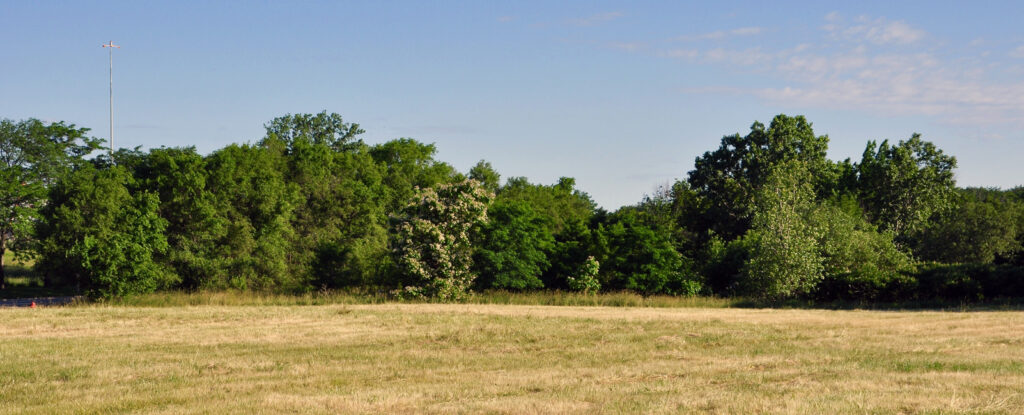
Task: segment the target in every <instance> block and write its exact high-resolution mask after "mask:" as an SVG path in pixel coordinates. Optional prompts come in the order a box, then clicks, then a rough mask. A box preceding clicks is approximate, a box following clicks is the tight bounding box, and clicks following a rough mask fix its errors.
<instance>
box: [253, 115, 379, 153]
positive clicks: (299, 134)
mask: <svg viewBox="0 0 1024 415" xmlns="http://www.w3.org/2000/svg"><path fill="white" fill-rule="evenodd" d="M264 127H265V128H266V130H267V135H266V138H264V139H263V141H262V142H261V144H263V145H273V144H271V143H272V142H274V141H279V142H281V143H283V144H284V146H285V147H287V148H293V147H294V146H295V145H296V144H299V143H302V144H306V145H325V146H327V147H328V148H330V149H332V150H335V151H346V150H350V149H353V148H357V147H359V146H360V145H361V144H362V142H361V141H359V140H357V139H356V136H358V135H359V134H362V133H364V132H365V131H363V129H362V128H359V124H349V123H346V122H344V120H343V119H342V118H341V115H338V114H336V113H331V114H328V113H327V111H323V112H321V113H319V114H315V115H314V114H295V115H292V114H286V115H284V116H281V117H277V118H274V119H273V120H271V121H270V122H269V123H267V124H266V125H264Z"/></svg>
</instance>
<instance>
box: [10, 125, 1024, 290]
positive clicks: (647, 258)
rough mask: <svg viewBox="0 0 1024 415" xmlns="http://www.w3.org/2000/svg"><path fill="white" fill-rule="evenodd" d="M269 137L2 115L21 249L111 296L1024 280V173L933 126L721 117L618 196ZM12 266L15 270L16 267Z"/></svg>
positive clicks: (313, 133) (566, 182)
mask: <svg viewBox="0 0 1024 415" xmlns="http://www.w3.org/2000/svg"><path fill="white" fill-rule="evenodd" d="M265 127H266V134H265V136H264V137H263V138H261V139H260V140H258V141H257V142H255V143H253V144H232V145H229V146H227V147H224V148H221V149H219V150H216V151H214V152H212V153H210V154H208V155H202V154H199V153H197V151H196V150H195V148H193V147H185V148H165V147H161V148H154V149H151V150H149V151H140V150H139V149H134V150H130V149H120V150H117V151H115V152H114V153H113V154H111V155H107V154H106V153H100V154H98V155H95V154H92V153H93V152H94V151H96V150H99V149H101V147H102V144H103V143H102V140H99V139H96V138H90V137H89V136H88V131H89V130H88V129H86V128H78V127H76V126H75V125H73V124H66V123H63V122H58V123H44V122H41V121H39V120H35V119H29V120H23V121H13V120H0V178H2V182H3V185H2V187H0V257H2V254H3V252H4V251H7V250H13V251H14V252H15V253H16V254H17V255H19V256H21V257H24V258H32V259H34V263H35V265H34V268H35V271H36V272H37V273H38V274H39V275H41V276H42V278H43V280H44V282H45V284H46V285H48V286H51V287H77V289H79V290H81V291H82V292H83V293H86V294H87V295H89V296H92V297H99V298H103V297H117V296H125V295H132V294H137V293H148V292H154V291H158V290H259V291H274V292H309V291H315V290H323V289H349V290H364V291H372V292H378V293H381V292H383V293H388V294H389V295H393V296H396V297H403V298H405V297H413V298H434V299H438V300H457V299H459V298H462V297H463V296H465V295H467V294H468V293H469V292H472V291H474V290H476V291H479V290H487V289H504V290H513V291H524V290H540V289H555V290H574V291H585V292H597V291H621V290H629V291H633V292H637V293H641V294H644V295H650V294H668V295H716V296H745V297H751V298H757V299H762V300H769V301H778V300H785V299H793V298H800V299H815V300H861V301H890V300H892V301H900V300H931V299H942V300H961V301H974V300H982V299H991V298H997V297H1024V188H1022V187H1017V188H1014V189H1010V190H999V189H983V188H968V189H964V188H958V187H956V184H955V181H954V174H953V173H954V169H955V168H956V159H955V158H954V157H952V156H950V155H947V154H945V153H944V152H943V151H942V150H940V149H938V148H937V147H936V146H935V145H934V144H932V143H930V142H927V141H924V140H923V139H922V138H921V137H920V136H919V135H916V134H915V135H913V136H912V137H910V138H909V139H907V140H901V141H898V142H895V143H892V142H889V141H882V142H881V143H878V142H874V141H871V142H868V143H867V146H866V148H865V151H864V153H863V156H862V157H861V159H860V160H859V161H851V160H849V159H847V160H844V161H841V162H836V161H832V160H830V159H828V158H827V157H826V152H827V150H828V137H827V136H818V135H815V133H814V131H813V129H812V125H811V123H810V122H808V121H807V120H806V119H805V118H804V117H801V116H796V117H790V116H786V115H779V116H776V117H775V118H774V119H773V120H772V121H771V123H770V124H769V125H768V126H765V125H764V124H761V123H758V122H755V123H754V124H753V125H752V126H751V128H750V131H749V133H747V134H746V135H740V134H734V135H729V136H725V137H723V138H722V139H721V143H720V146H719V147H718V148H717V149H714V150H712V151H708V152H706V153H704V154H703V155H702V156H700V157H698V158H697V160H696V162H695V164H694V169H693V170H692V171H690V172H689V173H688V174H687V175H686V178H685V179H680V180H677V181H676V182H675V183H673V184H671V185H670V186H664V187H663V188H659V189H657V190H656V191H654V192H653V193H652V194H650V195H648V196H646V197H644V198H643V200H641V201H639V202H638V203H636V204H635V205H631V206H625V207H622V208H620V209H618V210H616V211H613V212H610V211H606V210H604V209H600V208H598V207H597V205H596V204H595V203H594V202H593V200H592V199H591V198H590V197H589V195H587V194H586V193H585V192H583V191H581V190H580V189H578V188H577V187H576V184H575V181H574V180H573V179H571V178H562V179H560V180H559V181H558V182H557V183H553V184H537V183H531V182H529V181H528V180H527V179H526V178H524V177H512V178H508V179H507V180H505V181H504V182H502V180H501V176H500V175H499V173H498V172H497V171H496V170H495V169H494V168H493V167H492V166H491V164H490V163H488V162H485V161H481V162H479V163H478V164H476V165H475V166H473V167H472V168H471V169H470V170H469V171H468V172H459V171H458V170H457V169H455V168H453V167H452V166H451V165H449V164H447V163H444V162H442V161H440V160H437V159H435V152H436V149H435V147H434V145H433V144H425V143H421V142H418V141H416V140H412V139H407V138H402V139H396V140H392V141H388V142H385V143H381V144H374V145H370V144H366V143H364V142H363V141H362V140H361V139H359V135H360V134H362V133H363V132H364V131H363V130H362V129H361V128H360V127H359V125H358V124H352V123H347V122H344V120H343V119H342V117H341V116H339V115H338V114H328V113H327V112H323V113H319V114H295V115H291V114H289V115H285V116H283V117H279V118H275V119H274V120H271V121H270V122H269V123H267V124H266V125H265ZM2 272H3V271H2V267H0V287H2V285H3V282H4V278H3V274H2Z"/></svg>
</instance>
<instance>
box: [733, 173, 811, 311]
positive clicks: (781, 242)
mask: <svg viewBox="0 0 1024 415" xmlns="http://www.w3.org/2000/svg"><path fill="white" fill-rule="evenodd" d="M809 182H810V171H809V170H807V168H806V166H805V165H804V164H803V163H800V162H789V163H785V164H781V165H779V166H777V167H776V169H775V170H774V171H773V172H772V173H771V174H770V175H769V177H768V179H767V182H766V183H765V184H764V186H763V187H762V189H761V190H760V191H759V192H758V195H757V199H756V202H755V210H754V219H753V226H752V228H751V237H752V239H753V240H754V241H756V242H755V244H754V250H753V252H752V253H751V256H750V261H749V262H748V263H747V266H746V269H745V272H744V276H745V278H744V280H743V281H742V282H741V288H742V291H743V292H745V293H746V294H748V295H751V296H754V297H760V298H765V299H772V300H777V299H784V298H789V297H794V296H797V295H801V294H806V293H809V292H810V291H811V290H812V289H813V288H814V287H815V285H817V283H818V282H819V281H821V279H822V277H823V275H822V271H823V265H822V261H823V258H822V256H821V254H820V252H819V251H818V246H817V242H818V240H819V239H820V238H821V234H820V230H819V229H817V228H816V227H814V226H813V224H812V223H811V222H810V215H811V214H812V212H813V208H814V192H813V189H812V188H811V186H810V184H809Z"/></svg>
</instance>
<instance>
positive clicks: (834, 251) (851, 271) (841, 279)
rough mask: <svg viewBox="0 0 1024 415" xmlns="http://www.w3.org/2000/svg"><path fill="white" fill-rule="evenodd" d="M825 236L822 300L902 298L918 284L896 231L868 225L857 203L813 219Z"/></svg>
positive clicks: (845, 202)
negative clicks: (913, 280) (910, 278)
mask: <svg viewBox="0 0 1024 415" xmlns="http://www.w3.org/2000/svg"><path fill="white" fill-rule="evenodd" d="M811 224H812V226H814V227H815V228H817V229H818V230H819V231H820V233H819V238H820V239H819V240H818V247H819V248H818V249H819V252H820V255H821V258H822V261H823V263H822V265H823V275H824V280H823V281H822V282H821V285H820V286H818V287H817V290H816V294H815V295H816V296H818V297H819V298H825V299H830V300H832V299H844V300H853V299H864V300H881V299H896V298H897V297H899V296H900V294H898V293H902V292H905V291H907V290H908V289H909V288H908V287H911V286H912V285H913V284H912V283H911V282H909V281H908V280H907V278H906V277H905V273H906V272H908V271H911V270H912V269H913V262H912V260H911V258H910V257H909V256H908V255H907V254H906V253H904V252H903V251H901V250H899V248H898V247H897V246H896V244H895V243H894V242H893V237H894V235H893V233H892V232H891V231H884V232H879V231H878V230H877V229H876V228H875V226H874V225H871V224H870V223H868V222H867V221H866V220H865V219H864V217H863V215H862V214H861V213H860V210H859V209H858V208H857V206H856V204H855V201H853V200H851V199H849V198H844V199H842V200H839V201H836V202H833V203H824V204H822V205H819V206H818V207H817V208H816V209H815V211H814V212H813V214H812V216H811Z"/></svg>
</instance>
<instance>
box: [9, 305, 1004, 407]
mask: <svg viewBox="0 0 1024 415" xmlns="http://www.w3.org/2000/svg"><path fill="white" fill-rule="evenodd" d="M222 298H224V299H226V298H231V297H228V296H225V297H222ZM150 301H153V302H159V301H154V300H150ZM706 301H710V300H706ZM167 302H170V303H172V305H173V306H170V307H154V306H140V305H134V306H132V305H123V304H119V305H110V304H84V305H77V306H71V307H53V308H37V309H26V308H20V309H0V412H2V413H19V414H33V413H381V412H387V413H622V412H645V413H679V412H683V413H686V412H707V413H886V414H888V413H995V414H998V413H1007V414H1012V413H1021V411H1022V410H1024V395H1022V391H1024V313H1022V312H1020V311H974V312H956V311H900V312H895V311H863V310H808V309H789V310H787V309H741V308H723V307H717V306H716V304H715V303H713V302H711V303H703V304H692V306H689V307H686V306H684V307H650V306H648V307H600V306H588V307H581V306H537V305H506V304H447V305H444V304H399V303H384V304H345V303H343V302H341V301H335V302H333V303H325V304H322V305H270V304H273V303H275V301H270V300H268V301H265V302H263V303H262V304H263V305H260V306H253V305H216V303H217V300H216V297H207V298H206V299H205V300H203V299H200V300H197V301H196V303H197V304H199V305H191V306H189V305H186V306H181V305H179V303H180V299H178V300H174V299H173V298H171V299H170V300H167ZM221 302H222V303H228V301H221ZM248 303H249V304H254V303H258V302H257V301H254V300H251V301H249V302H248ZM277 303H283V301H278V302H277ZM652 305H657V304H652ZM718 305H721V304H718ZM712 307H717V308H712Z"/></svg>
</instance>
